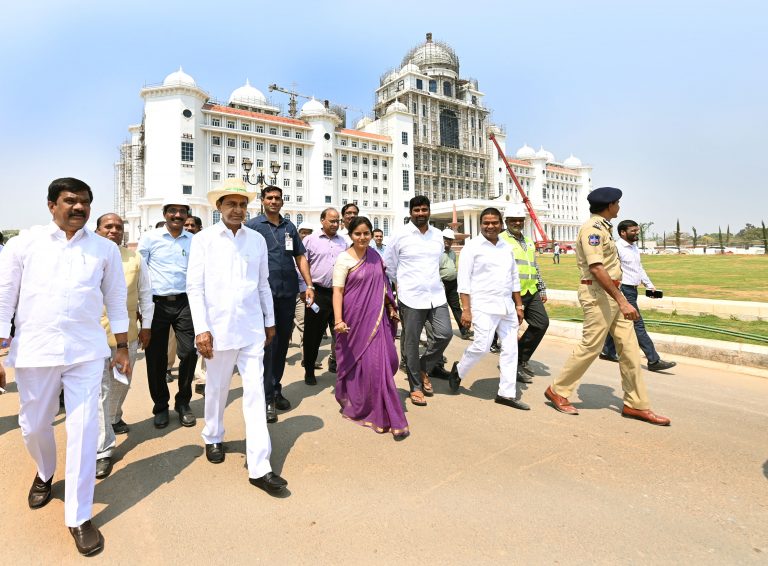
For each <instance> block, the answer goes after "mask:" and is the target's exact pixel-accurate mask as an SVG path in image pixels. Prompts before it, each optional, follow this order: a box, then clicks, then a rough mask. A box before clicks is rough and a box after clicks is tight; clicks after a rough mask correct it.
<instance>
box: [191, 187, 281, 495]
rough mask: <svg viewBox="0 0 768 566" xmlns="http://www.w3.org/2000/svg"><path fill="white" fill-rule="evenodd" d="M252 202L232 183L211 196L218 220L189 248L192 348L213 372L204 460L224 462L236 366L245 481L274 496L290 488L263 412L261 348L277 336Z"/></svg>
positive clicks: (248, 194) (264, 252) (208, 391)
mask: <svg viewBox="0 0 768 566" xmlns="http://www.w3.org/2000/svg"><path fill="white" fill-rule="evenodd" d="M255 196H256V193H253V192H249V191H248V190H247V189H246V187H245V184H244V183H243V181H242V180H240V179H235V178H231V179H227V180H226V182H225V183H224V184H223V185H222V186H221V187H220V188H218V189H216V190H213V191H210V192H209V193H208V201H209V202H210V203H211V205H212V206H215V207H216V209H217V210H218V211H219V213H220V214H221V220H220V221H219V222H217V223H216V224H214V225H213V226H210V227H209V228H206V229H204V230H202V231H201V232H199V233H198V234H197V235H196V236H195V238H194V239H193V240H192V249H191V251H190V257H189V271H188V275H187V295H188V296H189V304H190V308H191V309H192V322H193V324H194V327H195V345H196V346H197V349H198V351H199V352H200V355H202V356H203V357H204V358H205V359H206V360H207V366H208V377H207V380H206V383H205V428H203V434H202V436H203V440H204V441H205V455H206V457H207V458H208V461H209V462H211V463H213V464H219V463H221V462H223V461H224V456H225V450H224V445H223V440H224V408H225V407H226V404H227V395H228V393H229V385H230V382H231V380H232V369H233V368H234V367H235V366H237V368H238V370H239V372H240V377H241V379H242V386H243V415H244V417H245V430H246V439H245V446H246V459H247V466H248V476H249V479H250V482H251V483H252V484H253V485H255V486H257V487H259V488H261V489H263V490H265V491H267V492H268V493H276V492H279V491H281V490H283V489H284V488H285V486H286V485H287V482H286V481H285V480H284V479H283V478H281V477H280V476H278V475H276V474H274V473H272V466H271V465H270V462H269V456H270V453H271V451H272V445H271V442H270V438H269V431H268V430H267V420H266V415H265V412H264V406H265V405H264V346H265V344H268V343H269V342H270V341H271V340H272V338H273V337H274V335H275V313H274V308H273V305H272V293H271V291H270V288H269V280H268V277H269V269H268V266H267V245H266V243H265V241H264V238H263V237H262V236H261V234H259V233H258V232H255V231H253V230H248V229H247V228H245V226H244V225H243V222H244V221H245V219H246V215H247V212H248V203H250V202H251V201H252V200H253V199H254V197H255Z"/></svg>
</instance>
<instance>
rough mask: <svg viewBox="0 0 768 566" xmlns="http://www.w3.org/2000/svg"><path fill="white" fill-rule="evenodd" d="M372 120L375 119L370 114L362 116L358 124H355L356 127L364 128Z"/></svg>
mask: <svg viewBox="0 0 768 566" xmlns="http://www.w3.org/2000/svg"><path fill="white" fill-rule="evenodd" d="M371 122H373V120H371V119H370V118H369V117H368V116H363V117H362V118H360V120H358V122H357V124H356V125H355V129H356V130H362V129H363V128H365V127H366V126H367V125H368V124H370V123H371Z"/></svg>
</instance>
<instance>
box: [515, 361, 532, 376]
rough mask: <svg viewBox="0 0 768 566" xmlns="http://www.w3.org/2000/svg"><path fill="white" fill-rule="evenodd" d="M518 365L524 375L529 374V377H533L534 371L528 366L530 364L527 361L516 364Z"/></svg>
mask: <svg viewBox="0 0 768 566" xmlns="http://www.w3.org/2000/svg"><path fill="white" fill-rule="evenodd" d="M518 367H519V368H520V369H521V370H523V371H524V372H525V373H526V375H529V376H531V377H533V376H534V375H536V374H535V373H533V370H532V369H531V366H530V365H528V362H523V363H522V364H519V365H518Z"/></svg>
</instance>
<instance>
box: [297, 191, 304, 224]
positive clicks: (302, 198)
mask: <svg viewBox="0 0 768 566" xmlns="http://www.w3.org/2000/svg"><path fill="white" fill-rule="evenodd" d="M303 200H304V197H302V196H301V195H298V196H297V197H296V202H302V201H303ZM299 216H301V214H299ZM297 220H298V217H297ZM299 224H301V221H299Z"/></svg>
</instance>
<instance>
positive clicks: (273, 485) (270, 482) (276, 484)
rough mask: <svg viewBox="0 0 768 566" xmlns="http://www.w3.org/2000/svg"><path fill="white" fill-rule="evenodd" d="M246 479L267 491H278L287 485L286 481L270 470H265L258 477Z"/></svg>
mask: <svg viewBox="0 0 768 566" xmlns="http://www.w3.org/2000/svg"><path fill="white" fill-rule="evenodd" d="M248 481H249V482H251V485H255V486H256V487H258V488H259V489H263V490H264V491H266V492H267V493H279V492H281V491H283V490H284V489H285V487H286V486H287V485H288V482H287V481H285V480H284V479H283V478H281V477H280V476H278V475H277V474H275V473H272V472H267V473H266V474H264V475H263V476H262V477H260V478H248Z"/></svg>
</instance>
